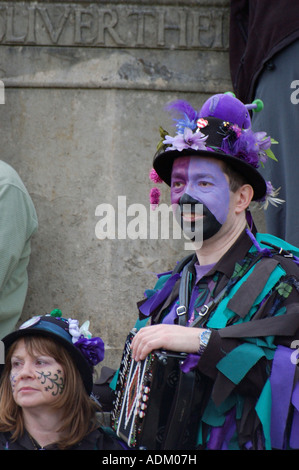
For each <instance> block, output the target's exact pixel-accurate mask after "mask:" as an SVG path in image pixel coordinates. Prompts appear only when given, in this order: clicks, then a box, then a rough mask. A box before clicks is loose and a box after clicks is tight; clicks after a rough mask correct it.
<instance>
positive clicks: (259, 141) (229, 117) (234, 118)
mask: <svg viewBox="0 0 299 470" xmlns="http://www.w3.org/2000/svg"><path fill="white" fill-rule="evenodd" d="M262 107H263V105H262V102H261V101H260V100H259V102H258V103H257V104H252V105H244V104H243V103H241V101H239V100H238V99H237V98H235V96H233V95H232V94H231V93H224V94H219V95H214V96H213V97H211V98H210V99H209V100H208V101H207V102H206V103H205V104H204V105H203V107H202V108H201V110H200V111H196V110H195V109H194V108H193V107H192V106H191V105H190V104H189V103H188V102H186V101H184V100H179V101H175V102H173V103H171V104H170V105H169V106H168V110H170V111H171V112H172V113H173V114H176V116H178V117H179V118H174V121H175V122H176V127H177V132H176V135H175V136H173V137H172V136H170V135H169V134H168V132H167V131H165V130H164V129H163V128H160V133H161V138H162V139H161V141H160V143H159V145H158V150H157V152H156V154H155V156H154V160H153V170H152V171H151V173H150V178H151V179H152V180H153V181H154V182H155V183H157V182H161V181H164V182H165V183H166V184H168V185H169V186H170V185H171V171H172V165H173V161H174V160H175V159H176V158H178V157H183V156H191V155H194V156H203V157H212V158H216V159H218V160H221V161H223V162H226V163H227V164H228V165H229V166H231V167H232V168H233V169H234V170H235V171H236V172H237V173H239V174H240V175H242V176H243V178H244V180H245V181H246V182H247V183H249V184H250V185H251V186H252V188H253V190H254V196H253V200H254V201H259V202H261V203H263V204H264V207H265V208H266V206H267V204H268V202H272V203H273V204H277V203H280V202H282V201H281V200H279V199H277V198H276V197H275V196H276V195H277V192H276V191H275V190H274V188H273V187H272V185H271V183H270V182H266V181H265V180H264V178H263V176H262V175H261V173H260V172H259V171H258V169H259V167H260V166H261V165H264V163H265V162H266V161H267V159H268V158H272V159H275V156H274V154H273V152H272V150H271V149H270V147H271V145H272V144H273V143H277V142H275V141H274V140H273V139H271V137H269V136H267V135H266V133H265V132H253V130H252V129H251V121H250V117H249V109H255V108H259V109H258V110H260V108H262ZM153 190H154V191H153V192H152V196H153V197H154V196H155V190H156V188H153ZM156 194H157V193H156ZM151 202H152V203H153V204H155V203H156V204H157V200H156V201H154V200H153V198H152V200H151Z"/></svg>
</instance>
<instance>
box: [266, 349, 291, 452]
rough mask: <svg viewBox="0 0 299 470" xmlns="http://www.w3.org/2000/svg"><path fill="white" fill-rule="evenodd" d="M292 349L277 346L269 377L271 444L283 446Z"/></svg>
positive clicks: (273, 446)
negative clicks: (270, 392)
mask: <svg viewBox="0 0 299 470" xmlns="http://www.w3.org/2000/svg"><path fill="white" fill-rule="evenodd" d="M291 354H292V350H291V349H289V348H286V347H284V346H277V349H276V352H275V355H274V359H273V364H272V372H271V377H270V384H271V391H272V408H271V445H272V448H275V449H284V448H285V430H286V422H287V418H288V414H289V408H290V404H291V399H292V391H293V381H294V373H295V365H294V364H293V363H292V361H291Z"/></svg>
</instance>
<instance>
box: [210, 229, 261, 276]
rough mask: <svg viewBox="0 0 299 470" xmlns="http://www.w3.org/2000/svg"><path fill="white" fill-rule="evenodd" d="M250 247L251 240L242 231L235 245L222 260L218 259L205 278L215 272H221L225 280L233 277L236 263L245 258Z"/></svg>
mask: <svg viewBox="0 0 299 470" xmlns="http://www.w3.org/2000/svg"><path fill="white" fill-rule="evenodd" d="M251 246H252V243H251V240H250V238H249V237H248V235H247V233H246V231H245V229H244V230H243V232H242V233H241V234H240V236H239V238H238V239H237V240H236V241H235V243H234V244H233V245H232V246H231V247H230V249H229V250H228V251H227V252H226V253H225V254H224V255H223V256H222V258H220V260H219V261H218V262H217V263H216V264H215V265H214V266H213V268H212V269H211V270H210V271H209V272H208V273H207V274H206V276H211V275H213V274H215V272H221V273H223V274H224V275H225V276H226V277H227V278H230V277H231V276H232V275H233V272H234V268H235V264H236V262H237V261H238V260H242V259H244V258H245V256H246V254H247V253H248V251H249V249H250V248H251Z"/></svg>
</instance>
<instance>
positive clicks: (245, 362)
mask: <svg viewBox="0 0 299 470" xmlns="http://www.w3.org/2000/svg"><path fill="white" fill-rule="evenodd" d="M264 355H265V353H264V351H263V349H262V348H260V347H259V346H256V345H255V344H251V343H243V344H241V345H240V346H238V347H237V348H235V349H233V350H232V351H231V352H230V353H229V354H227V356H225V357H224V358H223V359H221V360H220V361H219V362H218V364H217V366H216V367H217V369H218V370H219V371H220V372H221V373H222V374H223V375H225V376H226V377H227V378H228V379H229V380H230V381H231V382H233V383H234V384H235V385H237V384H238V383H239V382H240V381H241V380H242V379H243V377H244V376H245V375H246V374H247V372H248V371H249V370H250V369H251V368H252V367H253V366H254V365H255V364H256V363H257V362H258V361H259V360H260V359H261V358H262V357H263V356H264Z"/></svg>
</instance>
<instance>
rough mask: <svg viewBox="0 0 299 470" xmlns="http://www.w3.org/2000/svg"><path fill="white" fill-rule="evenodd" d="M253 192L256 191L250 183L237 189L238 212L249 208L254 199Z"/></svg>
mask: <svg viewBox="0 0 299 470" xmlns="http://www.w3.org/2000/svg"><path fill="white" fill-rule="evenodd" d="M253 194H254V191H253V188H252V186H250V184H243V186H241V187H240V188H239V189H238V190H237V191H236V194H235V195H236V208H235V210H236V214H240V213H241V212H243V211H245V210H246V209H247V207H248V206H249V204H250V203H251V201H252V198H253Z"/></svg>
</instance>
